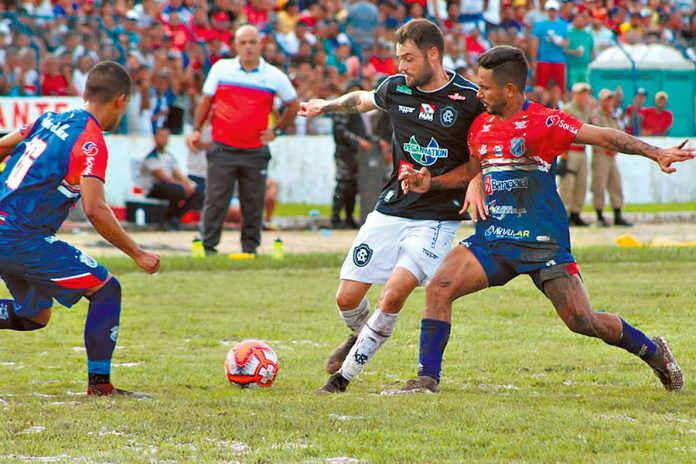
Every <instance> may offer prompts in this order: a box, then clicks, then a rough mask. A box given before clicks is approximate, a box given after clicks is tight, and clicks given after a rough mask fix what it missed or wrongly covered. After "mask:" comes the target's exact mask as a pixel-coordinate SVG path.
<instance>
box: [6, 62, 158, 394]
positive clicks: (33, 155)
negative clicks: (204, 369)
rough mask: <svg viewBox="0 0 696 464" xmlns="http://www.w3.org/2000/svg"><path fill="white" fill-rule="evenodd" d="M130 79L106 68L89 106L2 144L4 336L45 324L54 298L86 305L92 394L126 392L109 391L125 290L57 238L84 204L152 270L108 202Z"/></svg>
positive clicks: (45, 120) (96, 72) (96, 222)
mask: <svg viewBox="0 0 696 464" xmlns="http://www.w3.org/2000/svg"><path fill="white" fill-rule="evenodd" d="M130 94H131V80H130V77H129V76H128V72H127V71H126V70H125V68H123V67H122V66H121V65H119V64H117V63H114V62H110V61H105V62H102V63H99V64H97V65H95V66H94V67H93V68H92V70H91V71H90V73H89V75H88V78H87V84H86V87H85V92H84V100H85V109H84V110H74V111H69V112H65V113H60V114H58V113H52V112H49V113H46V114H44V115H42V116H40V117H39V118H38V119H37V120H36V121H34V122H33V123H32V124H29V125H27V126H25V127H22V128H21V129H19V130H17V131H14V132H12V133H10V134H8V135H6V136H5V137H3V138H2V139H0V161H2V160H3V159H5V158H7V157H8V156H9V159H8V160H7V164H6V166H5V170H4V171H3V172H2V175H0V277H2V280H3V281H4V282H5V285H6V286H7V288H8V290H9V291H10V293H11V294H12V296H13V299H0V329H10V330H19V331H30V330H37V329H41V328H43V327H45V326H46V324H48V321H49V319H50V317H51V307H52V306H53V300H54V299H55V300H56V301H58V302H59V303H61V304H62V305H64V306H67V307H70V306H72V305H73V304H75V303H77V301H79V300H80V298H82V297H83V296H84V297H85V298H87V299H88V300H89V302H90V303H89V310H88V313H87V320H86V322H85V332H84V338H85V348H86V350H87V371H88V389H87V394H88V395H95V396H102V395H110V394H119V393H120V394H126V393H129V392H126V391H124V390H119V389H115V388H114V387H113V385H112V384H111V379H110V374H111V356H112V354H113V351H114V348H115V346H116V339H117V337H118V326H119V319H120V313H121V286H120V284H119V282H118V280H117V279H116V277H114V276H113V275H111V273H109V271H108V270H107V269H106V268H105V267H104V266H101V265H100V264H99V263H97V262H96V261H95V260H94V259H93V258H91V257H90V256H88V255H86V254H85V253H83V252H82V251H80V250H78V249H77V248H75V247H73V246H72V245H69V244H68V243H66V242H63V241H61V240H58V239H57V238H56V236H55V233H56V232H57V230H58V229H59V227H60V226H61V224H62V223H63V222H64V221H65V219H66V218H67V216H68V213H69V212H70V210H71V209H72V208H73V207H74V206H75V204H76V203H77V201H78V200H79V199H80V198H82V205H83V208H84V211H85V214H86V215H87V218H88V219H89V220H90V222H91V223H92V225H93V226H94V228H95V229H96V230H97V232H99V234H100V235H102V236H103V237H104V238H105V239H107V240H108V241H109V242H111V243H112V244H113V245H115V246H116V247H118V248H119V249H120V250H122V251H123V252H124V253H126V254H127V255H128V256H130V257H131V258H132V259H133V260H134V261H135V262H136V264H137V265H138V266H140V267H141V268H142V269H143V270H145V271H146V272H148V273H154V272H156V271H157V269H158V268H159V255H157V254H155V253H149V252H146V251H144V250H143V249H142V248H140V247H139V246H138V245H137V244H136V243H135V242H134V241H133V240H132V239H131V238H130V237H129V236H128V235H127V234H126V232H125V231H124V230H123V228H122V227H121V225H120V224H119V222H118V221H117V220H116V217H115V216H114V214H113V212H112V211H111V208H109V206H108V205H107V204H106V200H105V195H104V182H105V175H106V164H107V159H108V153H107V148H106V143H105V142H104V135H103V133H102V131H112V130H114V129H115V128H116V126H117V125H118V124H119V122H120V121H121V118H122V117H123V114H124V113H125V111H126V107H127V106H128V102H129V100H130Z"/></svg>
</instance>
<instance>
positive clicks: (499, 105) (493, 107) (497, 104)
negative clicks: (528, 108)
mask: <svg viewBox="0 0 696 464" xmlns="http://www.w3.org/2000/svg"><path fill="white" fill-rule="evenodd" d="M484 106H485V107H486V112H488V114H492V115H494V116H501V115H502V114H503V109H504V108H505V101H503V100H500V101H493V102H485V104H484Z"/></svg>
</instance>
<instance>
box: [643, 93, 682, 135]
mask: <svg viewBox="0 0 696 464" xmlns="http://www.w3.org/2000/svg"><path fill="white" fill-rule="evenodd" d="M667 100H668V96H667V92H664V91H660V92H657V93H656V94H655V106H654V107H648V108H645V109H644V110H643V130H642V131H641V134H640V135H667V133H668V132H669V130H670V129H671V128H672V123H673V120H674V116H673V115H672V112H671V111H670V110H668V109H667Z"/></svg>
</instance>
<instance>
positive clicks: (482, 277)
mask: <svg viewBox="0 0 696 464" xmlns="http://www.w3.org/2000/svg"><path fill="white" fill-rule="evenodd" d="M486 287H488V277H487V276H486V272H485V271H484V269H483V267H482V266H481V264H480V263H479V262H478V260H477V259H476V257H475V256H474V254H473V253H472V252H471V251H470V250H469V248H467V247H465V246H463V245H460V246H457V247H456V248H454V249H452V251H450V252H449V254H448V255H447V257H446V258H445V260H444V261H443V262H442V264H441V265H440V268H439V269H438V271H437V272H436V273H435V276H434V277H433V278H432V280H431V281H430V282H429V283H428V285H427V286H426V287H425V313H424V316H423V320H422V321H421V334H420V345H419V352H418V378H417V379H412V380H409V381H408V382H406V385H404V386H403V387H401V388H399V389H397V390H385V391H383V392H382V394H383V395H394V394H404V393H437V392H438V391H440V387H439V383H440V372H441V370H442V358H443V356H444V353H445V348H446V347H447V342H448V341H449V336H450V330H451V327H452V326H451V323H450V321H451V319H452V302H453V301H454V300H456V299H457V298H459V297H461V296H464V295H467V294H469V293H474V292H477V291H479V290H482V289H484V288H486Z"/></svg>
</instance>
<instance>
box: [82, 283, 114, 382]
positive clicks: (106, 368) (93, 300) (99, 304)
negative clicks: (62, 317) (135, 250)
mask: <svg viewBox="0 0 696 464" xmlns="http://www.w3.org/2000/svg"><path fill="white" fill-rule="evenodd" d="M87 299H88V300H89V310H88V312H87V321H86V322H85V348H86V349H87V372H88V373H89V374H105V375H109V374H110V373H111V356H112V354H113V352H114V348H116V339H117V338H118V322H119V317H120V315H121V284H120V283H119V282H118V280H117V279H116V277H111V279H110V280H109V281H108V282H107V283H106V284H105V285H104V286H103V287H102V288H100V289H99V290H98V291H97V292H95V293H94V294H92V295H90V296H88V297H87Z"/></svg>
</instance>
